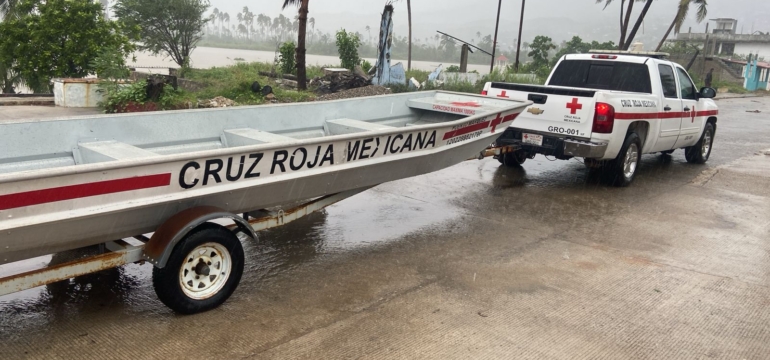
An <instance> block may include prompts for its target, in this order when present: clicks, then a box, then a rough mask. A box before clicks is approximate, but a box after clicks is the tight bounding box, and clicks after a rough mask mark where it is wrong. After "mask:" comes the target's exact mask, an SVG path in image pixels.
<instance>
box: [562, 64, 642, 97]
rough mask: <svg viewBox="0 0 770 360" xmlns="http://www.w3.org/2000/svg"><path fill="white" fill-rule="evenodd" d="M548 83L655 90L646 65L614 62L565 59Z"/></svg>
mask: <svg viewBox="0 0 770 360" xmlns="http://www.w3.org/2000/svg"><path fill="white" fill-rule="evenodd" d="M548 85H554V86H566V87H574V88H586V89H601V90H611V91H628V92H638V93H646V94H651V93H652V85H650V71H649V69H648V68H647V65H644V64H634V63H627V62H615V61H593V60H564V61H562V62H561V63H559V66H557V67H556V70H554V72H553V76H551V81H550V82H549V83H548Z"/></svg>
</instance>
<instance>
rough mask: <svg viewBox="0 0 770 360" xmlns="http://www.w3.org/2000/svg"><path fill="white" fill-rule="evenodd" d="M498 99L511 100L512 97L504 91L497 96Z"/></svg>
mask: <svg viewBox="0 0 770 360" xmlns="http://www.w3.org/2000/svg"><path fill="white" fill-rule="evenodd" d="M497 97H499V98H506V99H510V98H511V97H510V96H508V95H506V94H505V90H503V92H501V93H500V95H497Z"/></svg>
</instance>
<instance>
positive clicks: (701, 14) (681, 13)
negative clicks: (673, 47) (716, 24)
mask: <svg viewBox="0 0 770 360" xmlns="http://www.w3.org/2000/svg"><path fill="white" fill-rule="evenodd" d="M691 4H696V5H698V14H697V17H696V20H698V23H700V22H701V21H703V20H704V19H706V15H708V9H707V8H706V7H707V6H708V3H706V0H681V1H679V7H678V9H677V12H676V15H675V16H674V20H673V21H671V25H670V26H669V27H668V30H666V34H665V35H663V38H662V39H660V43H658V47H656V48H655V51H660V48H661V47H663V43H664V42H666V39H668V35H669V34H671V30H672V29H673V30H674V34H678V33H679V30H681V29H682V24H683V23H684V19H686V18H687V13H688V12H689V10H690V5H691Z"/></svg>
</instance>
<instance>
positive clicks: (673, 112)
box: [482, 51, 718, 186]
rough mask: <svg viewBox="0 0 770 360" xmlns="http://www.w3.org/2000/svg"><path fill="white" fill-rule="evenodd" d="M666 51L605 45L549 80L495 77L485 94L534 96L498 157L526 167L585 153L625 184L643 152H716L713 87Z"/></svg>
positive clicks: (566, 63)
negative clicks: (698, 81) (702, 84)
mask: <svg viewBox="0 0 770 360" xmlns="http://www.w3.org/2000/svg"><path fill="white" fill-rule="evenodd" d="M666 56H667V54H663V53H648V52H628V51H601V52H591V53H588V54H573V55H565V56H563V57H562V58H561V59H560V60H559V62H558V63H557V64H556V66H555V67H554V69H553V71H552V72H551V74H550V75H549V77H548V79H547V81H546V85H545V86H537V85H524V84H512V83H500V82H489V83H487V84H485V86H484V90H483V92H482V94H485V95H486V96H490V97H495V98H503V99H511V100H530V101H532V102H533V104H532V105H531V106H529V107H528V108H527V109H526V110H525V111H524V112H523V113H522V114H521V115H520V116H519V117H518V118H517V119H516V121H514V122H513V124H512V125H511V127H509V128H508V129H506V131H505V132H504V133H503V134H502V136H501V137H500V138H499V139H498V140H497V142H496V145H497V146H498V147H502V148H503V151H501V152H500V154H499V155H497V156H496V157H497V158H498V160H500V162H501V163H503V164H505V165H508V166H521V164H523V163H524V161H525V160H526V159H527V158H533V157H534V156H535V155H536V154H542V155H546V156H553V157H555V158H557V159H563V160H567V159H571V158H573V157H578V158H583V159H584V162H585V163H586V165H587V166H589V167H591V168H600V169H602V172H604V173H606V174H607V176H608V178H609V180H610V182H612V183H613V184H615V185H619V186H627V185H629V184H630V183H631V182H632V181H633V178H634V176H635V174H636V168H637V165H638V163H639V161H640V159H641V155H642V154H650V153H656V152H662V153H666V154H670V153H672V152H673V151H675V150H676V149H685V155H686V156H685V157H686V159H687V161H689V162H692V163H704V162H706V161H707V160H708V157H709V156H710V153H711V145H712V143H713V139H714V134H715V132H716V125H717V115H718V108H717V106H716V103H715V102H714V101H713V99H712V98H713V97H714V96H715V95H716V92H715V91H714V89H711V88H703V89H701V90H700V91H698V90H697V89H696V87H695V84H694V82H693V81H692V78H691V77H690V76H689V74H688V73H687V71H686V70H685V69H684V68H683V67H682V66H681V65H679V64H677V63H674V62H671V61H668V60H666V59H665V57H666Z"/></svg>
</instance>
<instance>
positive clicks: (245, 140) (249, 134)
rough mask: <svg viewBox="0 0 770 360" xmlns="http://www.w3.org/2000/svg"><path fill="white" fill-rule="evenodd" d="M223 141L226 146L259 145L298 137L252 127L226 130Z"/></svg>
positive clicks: (293, 139)
mask: <svg viewBox="0 0 770 360" xmlns="http://www.w3.org/2000/svg"><path fill="white" fill-rule="evenodd" d="M222 138H223V139H222V142H223V143H224V144H225V146H226V147H236V146H248V145H259V144H265V143H272V142H285V141H296V140H297V139H295V138H292V137H288V136H284V135H279V134H274V133H271V132H267V131H261V130H257V129H252V128H242V129H232V130H225V132H224V135H223V136H222Z"/></svg>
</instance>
